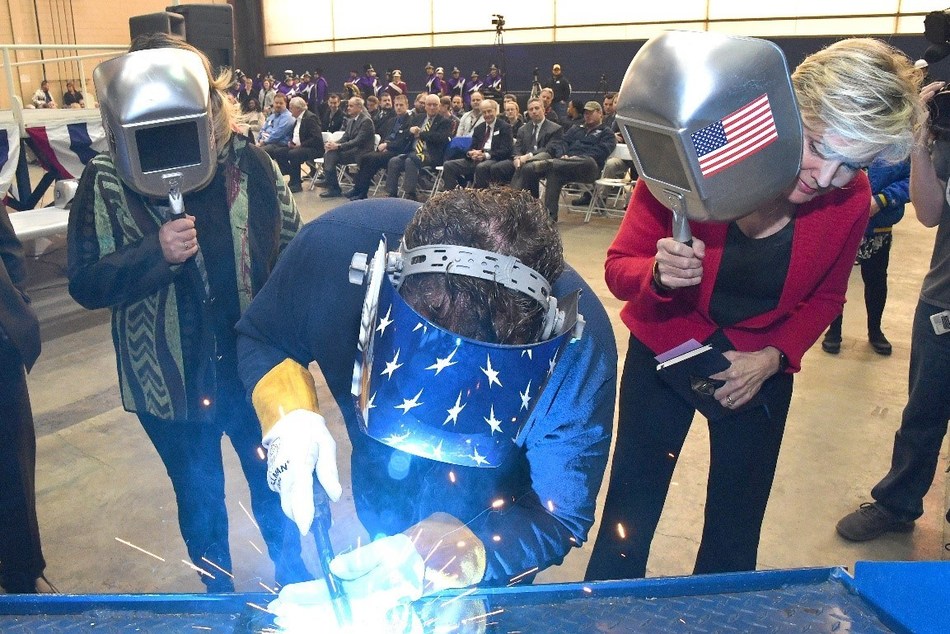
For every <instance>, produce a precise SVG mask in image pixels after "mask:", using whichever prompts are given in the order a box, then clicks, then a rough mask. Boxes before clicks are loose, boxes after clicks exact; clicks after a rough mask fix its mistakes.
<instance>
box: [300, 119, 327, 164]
mask: <svg viewBox="0 0 950 634" xmlns="http://www.w3.org/2000/svg"><path fill="white" fill-rule="evenodd" d="M300 116H302V117H303V119H301V121H300V147H306V148H311V149H314V150H317V151H318V152H320V154H319V156H323V130H321V129H320V117H318V116H317V115H315V114H313V113H312V112H310V111H309V110H304V111H303V114H302V115H300Z"/></svg>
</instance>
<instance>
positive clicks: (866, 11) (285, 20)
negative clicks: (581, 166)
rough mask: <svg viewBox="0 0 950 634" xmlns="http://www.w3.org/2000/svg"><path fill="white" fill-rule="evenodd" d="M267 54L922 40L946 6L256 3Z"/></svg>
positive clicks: (738, 1)
mask: <svg viewBox="0 0 950 634" xmlns="http://www.w3.org/2000/svg"><path fill="white" fill-rule="evenodd" d="M262 2H263V13H264V39H265V53H266V54H267V55H293V54H305V53H323V52H338V51H353V50H385V49H386V48H423V47H429V46H467V45H478V44H490V43H491V42H492V41H493V39H494V36H495V27H494V26H492V15H493V14H496V13H500V14H502V15H503V16H504V18H505V30H504V40H505V42H506V43H511V44H516V43H527V42H559V41H560V42H566V41H596V40H626V39H647V38H649V37H651V36H653V35H656V34H657V33H658V32H660V31H663V30H667V29H675V28H687V29H700V30H715V31H722V32H728V33H735V34H745V35H758V36H763V37H775V36H783V35H785V36H813V35H872V34H873V35H886V34H895V33H920V32H922V30H923V16H924V15H925V14H926V13H928V12H930V11H937V10H942V9H944V8H945V3H946V2H947V0H835V1H834V2H829V1H828V0H789V1H786V2H749V1H747V0H674V1H672V2H671V1H667V2H662V1H660V2H657V1H656V0H601V1H600V2H597V3H590V2H585V1H584V0H568V1H565V0H520V1H517V2H510V1H505V2H498V1H493V2H470V1H468V0H461V1H459V0H398V2H380V3H375V2H374V3H366V2H360V1H359V0H262Z"/></svg>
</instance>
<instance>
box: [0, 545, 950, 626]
mask: <svg viewBox="0 0 950 634" xmlns="http://www.w3.org/2000/svg"><path fill="white" fill-rule="evenodd" d="M458 594H460V593H454V595H453V594H444V595H441V596H440V597H434V598H428V599H424V600H423V601H422V602H421V603H422V604H423V605H426V604H427V605H428V607H430V608H431V607H435V608H438V606H439V605H440V602H442V603H444V602H445V601H446V600H447V599H451V597H452V596H457V595H458ZM270 598H273V597H272V596H268V595H263V594H235V595H203V594H202V595H58V596H55V595H19V596H0V631H2V632H31V633H32V632H63V631H76V632H86V631H104V632H183V631H189V632H196V631H212V632H236V633H237V632H261V631H264V630H267V629H269V627H270V626H271V621H270V616H269V615H268V614H266V613H264V612H262V611H261V610H259V609H257V608H256V607H254V606H264V605H266V604H267V601H268V600H269V599H270ZM453 600H454V599H453ZM460 600H462V601H468V602H479V603H480V604H481V605H482V606H484V609H485V611H486V612H487V613H488V615H489V616H488V617H487V619H484V620H483V622H485V621H487V623H488V627H487V631H488V632H497V633H499V634H503V633H504V634H507V633H515V632H518V633H521V632H525V633H527V632H544V633H545V634H548V633H557V632H565V633H570V634H578V633H583V632H611V633H613V632H616V633H623V632H862V633H863V632H912V633H913V634H928V633H930V632H934V633H936V632H943V633H945V632H950V563H938V562H914V563H879V562H859V563H858V565H857V566H856V567H855V577H851V576H850V575H849V574H848V573H847V572H846V571H845V570H843V569H841V568H814V569H797V570H777V571H761V572H750V573H736V574H724V575H706V576H696V577H670V578H656V579H644V580H638V581H611V582H598V583H587V584H584V583H577V584H550V585H535V586H519V587H512V588H502V589H494V590H479V591H477V592H475V593H473V594H467V593H466V594H465V596H464V597H463V598H460ZM251 604H254V605H251ZM320 629H322V628H318V629H316V630H315V631H319V630H320ZM459 631H463V632H464V631H467V630H466V629H465V628H461V629H460V630H459Z"/></svg>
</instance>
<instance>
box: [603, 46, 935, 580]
mask: <svg viewBox="0 0 950 634" xmlns="http://www.w3.org/2000/svg"><path fill="white" fill-rule="evenodd" d="M792 82H793V85H794V88H795V93H796V97H797V99H798V102H799V106H800V108H801V113H802V121H803V123H804V148H803V153H802V163H801V168H800V171H799V176H798V179H797V180H796V181H795V184H794V186H793V188H792V189H791V191H789V192H788V194H787V195H786V196H783V197H781V198H779V199H777V200H774V201H772V202H770V203H769V204H767V205H763V207H762V208H761V209H760V210H758V211H756V212H753V213H752V214H751V215H749V216H746V217H744V218H741V219H739V220H736V221H734V222H731V223H728V224H726V223H691V229H692V232H693V242H692V245H691V246H690V245H686V244H683V243H679V242H676V241H675V240H673V239H672V238H670V237H669V236H670V235H671V214H670V212H669V210H668V209H666V208H665V207H664V206H663V205H661V204H660V203H659V202H657V200H656V199H655V198H653V196H652V195H651V194H650V192H649V191H648V190H647V188H646V186H645V184H644V183H642V182H641V183H638V184H637V186H636V188H635V189H634V193H633V197H632V199H631V201H630V206H629V209H628V212H627V214H626V217H625V218H624V220H623V224H622V225H621V227H620V231H619V233H618V235H617V237H616V239H615V240H614V243H613V245H612V246H611V247H610V249H609V251H608V253H607V264H606V279H607V285H608V287H609V288H610V290H611V292H613V294H614V295H616V296H617V297H618V298H619V299H622V300H626V301H627V304H626V306H624V308H623V311H622V313H621V317H622V319H623V321H624V323H625V324H626V325H627V327H628V328H629V329H630V332H631V336H630V345H629V350H628V353H627V358H626V361H625V366H624V371H623V378H622V382H621V387H620V414H619V423H618V430H617V441H616V447H615V449H614V455H613V467H612V473H611V478H610V485H609V489H608V493H607V500H606V504H605V507H604V513H603V518H602V521H601V528H600V532H599V534H598V536H597V541H596V545H595V548H594V552H593V554H592V557H591V561H590V565H589V567H588V569H587V578H588V579H619V578H635V577H643V576H645V574H646V564H647V556H648V554H649V550H650V542H651V541H652V539H653V534H654V532H655V530H656V525H657V522H658V521H659V519H660V513H661V512H662V510H663V504H664V502H665V500H666V494H667V490H668V489H669V484H670V479H671V477H672V475H673V469H674V467H675V466H676V458H677V456H679V453H680V450H681V448H682V445H683V441H684V440H685V438H686V434H687V432H688V431H689V426H690V423H691V422H692V419H693V416H694V414H695V410H694V408H693V406H692V405H690V403H688V402H687V401H686V400H685V399H683V398H682V397H681V396H679V395H678V394H677V392H675V391H674V390H673V389H672V388H670V387H669V386H668V385H667V384H666V383H664V382H663V381H662V380H661V379H660V378H659V375H658V374H657V371H656V365H657V363H656V360H655V359H654V356H655V355H657V354H660V353H662V352H665V351H666V350H669V349H671V348H673V347H675V346H676V345H678V344H680V343H683V342H684V341H686V340H688V339H690V338H693V339H696V340H697V341H701V342H706V343H712V344H714V345H715V346H716V347H718V348H719V349H720V350H723V351H725V352H724V354H725V356H726V358H727V359H728V360H729V362H730V363H731V365H730V367H729V368H728V369H726V370H725V371H723V372H720V373H718V374H714V375H713V376H712V377H711V378H713V379H717V380H719V381H721V382H722V384H721V386H719V387H718V389H716V390H715V392H714V394H713V397H714V398H715V399H716V400H717V401H718V402H719V403H720V404H721V405H722V406H723V407H724V408H726V410H728V415H726V416H725V417H722V418H717V420H716V421H714V422H710V423H709V437H710V469H709V484H708V489H707V498H706V505H705V524H704V529H703V537H702V543H701V544H700V548H699V554H698V556H697V560H696V565H695V568H694V573H714V572H730V571H741V570H753V569H755V564H756V556H757V551H758V543H759V533H760V529H761V525H762V518H763V516H764V514H765V507H766V504H767V502H768V497H769V491H770V489H771V486H772V479H773V476H774V473H775V465H776V462H777V461H778V454H779V448H780V446H781V442H782V435H783V432H784V428H785V420H786V417H787V414H788V407H789V402H790V400H791V395H792V375H793V373H795V372H797V371H798V370H799V369H800V367H801V366H800V364H801V358H802V355H803V354H804V353H805V351H806V350H808V349H809V348H810V347H811V346H812V344H813V343H814V342H815V341H816V340H817V339H818V337H819V336H820V335H821V333H822V332H823V331H824V329H825V328H827V327H828V325H829V324H830V323H831V321H832V320H833V319H834V318H835V317H836V316H838V315H839V314H840V313H841V311H842V307H843V305H844V301H845V291H846V289H847V284H848V276H849V274H850V270H851V267H852V265H853V264H854V257H855V253H856V251H857V248H858V244H859V243H860V241H861V236H862V235H863V233H864V228H865V225H866V224H867V220H868V213H867V210H868V205H869V200H870V195H871V192H870V188H869V185H868V180H867V177H866V175H865V174H864V172H863V171H862V168H863V167H865V166H867V165H868V164H869V163H870V162H871V161H872V160H873V159H874V158H876V157H879V156H880V157H884V158H885V159H888V160H892V161H898V160H902V159H903V158H905V157H906V156H907V155H908V154H909V152H910V149H911V145H912V143H913V129H914V126H915V124H916V122H917V121H918V120H919V119H920V114H919V113H920V106H919V105H918V101H917V92H918V90H919V87H920V82H921V77H920V73H919V72H918V71H917V70H916V69H914V67H913V65H912V64H911V63H910V61H909V60H908V59H907V58H906V57H905V56H904V55H903V54H902V53H899V52H897V51H896V50H894V49H892V48H890V47H889V46H887V45H885V44H884V43H882V42H880V41H877V40H870V39H851V40H844V41H841V42H838V43H836V44H834V45H832V46H830V47H829V48H827V49H825V50H822V51H819V52H818V53H815V54H813V55H811V56H809V57H808V58H807V59H806V60H805V61H804V62H803V63H802V64H801V65H800V66H799V67H798V68H797V69H796V70H795V72H794V73H793V75H792ZM753 399H754V400H753Z"/></svg>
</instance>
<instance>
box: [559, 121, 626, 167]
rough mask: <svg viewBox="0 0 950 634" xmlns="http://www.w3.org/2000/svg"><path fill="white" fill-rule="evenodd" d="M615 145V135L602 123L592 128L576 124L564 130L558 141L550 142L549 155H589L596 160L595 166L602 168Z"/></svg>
mask: <svg viewBox="0 0 950 634" xmlns="http://www.w3.org/2000/svg"><path fill="white" fill-rule="evenodd" d="M615 147H617V137H615V136H614V133H613V132H611V131H610V130H608V129H607V128H606V127H604V125H603V124H601V125H599V126H597V127H596V128H594V129H592V130H588V129H587V128H585V127H584V126H582V125H578V126H574V127H573V128H571V129H570V130H568V131H567V132H565V133H564V138H562V139H561V141H560V142H558V143H554V144H552V147H551V149H552V152H551V156H553V157H555V158H558V157H561V156H565V155H566V156H590V157H592V158H593V159H594V160H595V161H596V162H597V167H599V168H600V169H603V168H604V163H605V162H606V161H607V157H608V156H610V153H611V152H613V151H614V148H615Z"/></svg>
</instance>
